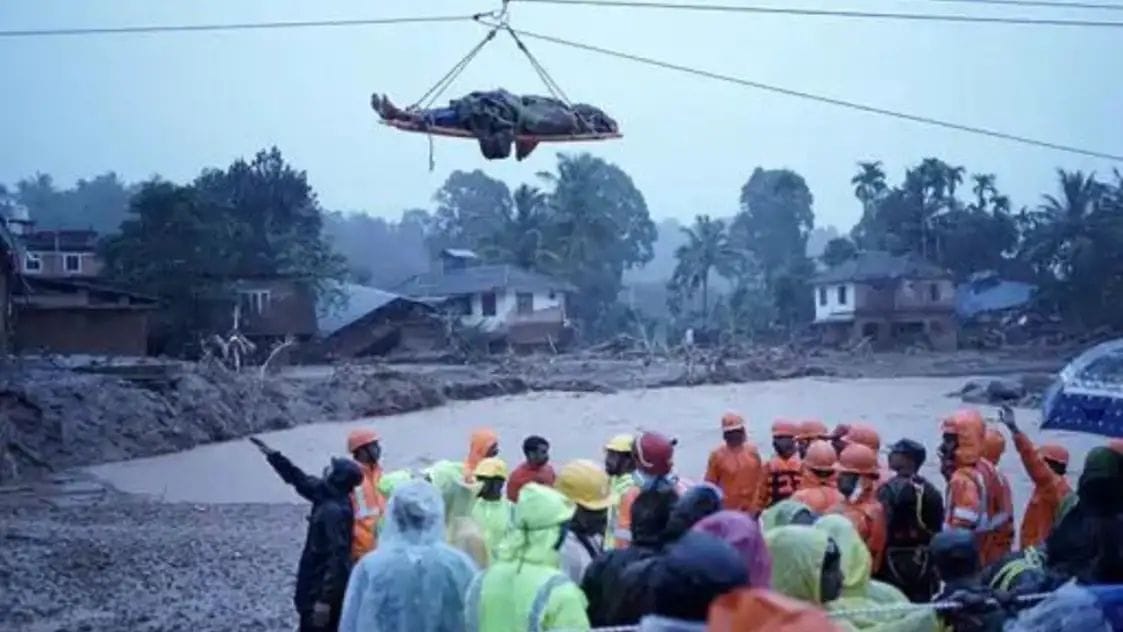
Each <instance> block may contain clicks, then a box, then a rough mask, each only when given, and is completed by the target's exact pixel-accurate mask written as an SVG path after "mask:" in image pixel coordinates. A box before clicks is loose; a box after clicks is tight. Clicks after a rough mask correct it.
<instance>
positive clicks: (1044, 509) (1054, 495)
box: [1014, 432, 1072, 550]
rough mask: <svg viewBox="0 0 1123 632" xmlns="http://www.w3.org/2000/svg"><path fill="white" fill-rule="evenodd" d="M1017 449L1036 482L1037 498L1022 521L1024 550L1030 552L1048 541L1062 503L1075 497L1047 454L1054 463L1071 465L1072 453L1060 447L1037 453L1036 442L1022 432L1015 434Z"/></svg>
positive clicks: (1043, 447) (1032, 499)
mask: <svg viewBox="0 0 1123 632" xmlns="http://www.w3.org/2000/svg"><path fill="white" fill-rule="evenodd" d="M1014 447H1015V448H1017V450H1018V456H1019V457H1021V459H1022V465H1024V466H1025V468H1026V472H1027V473H1028V474H1029V478H1030V480H1032V481H1033V495H1032V496H1030V499H1029V503H1027V504H1026V511H1025V516H1024V517H1023V518H1022V528H1021V533H1020V538H1021V539H1020V543H1021V544H1020V545H1021V548H1022V549H1023V550H1024V549H1027V548H1029V547H1031V546H1038V545H1039V544H1041V543H1042V542H1044V541H1045V537H1046V536H1048V535H1049V532H1050V531H1051V530H1052V529H1053V521H1054V520H1055V518H1056V516H1057V511H1058V510H1059V509H1060V506H1061V503H1062V502H1063V501H1064V499H1065V497H1066V496H1068V495H1069V494H1071V493H1072V487H1070V486H1069V484H1068V481H1067V480H1065V477H1063V476H1061V475H1060V474H1057V473H1056V472H1054V471H1053V470H1052V468H1050V467H1049V464H1048V463H1046V462H1045V457H1044V456H1043V453H1046V454H1048V456H1050V457H1051V458H1052V460H1055V461H1060V462H1062V463H1065V464H1067V463H1068V451H1067V450H1065V449H1064V448H1063V447H1061V446H1058V445H1046V446H1042V447H1041V450H1037V449H1035V448H1034V446H1033V441H1031V440H1030V438H1029V437H1027V436H1026V435H1025V433H1022V432H1016V433H1014Z"/></svg>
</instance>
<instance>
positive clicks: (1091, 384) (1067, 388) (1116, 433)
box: [1041, 339, 1123, 437]
mask: <svg viewBox="0 0 1123 632" xmlns="http://www.w3.org/2000/svg"><path fill="white" fill-rule="evenodd" d="M1042 412H1043V417H1044V419H1045V422H1044V423H1042V424H1041V427H1042V428H1047V429H1051V430H1076V431H1079V432H1091V433H1094V434H1100V435H1106V436H1109V437H1123V339H1116V340H1112V341H1110V342H1105V343H1103V344H1099V345H1096V346H1095V347H1092V348H1091V349H1089V350H1087V351H1085V352H1084V353H1082V354H1080V355H1079V356H1077V357H1076V359H1075V360H1073V361H1072V362H1070V363H1069V364H1068V366H1066V367H1065V368H1064V369H1062V370H1061V373H1060V377H1058V378H1057V381H1056V382H1055V383H1054V384H1053V385H1052V386H1051V387H1050V388H1049V390H1048V391H1046V393H1045V397H1044V399H1043V401H1042Z"/></svg>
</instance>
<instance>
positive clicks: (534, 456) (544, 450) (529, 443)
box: [507, 435, 557, 502]
mask: <svg viewBox="0 0 1123 632" xmlns="http://www.w3.org/2000/svg"><path fill="white" fill-rule="evenodd" d="M523 455H524V456H525V457H526V461H524V462H523V463H521V464H520V465H519V466H518V467H516V468H515V471H514V472H511V477H510V478H509V479H507V500H509V501H511V502H517V501H518V499H519V490H521V489H522V488H523V485H526V484H527V483H531V482H534V483H538V484H539V485H546V486H547V487H548V486H551V485H553V484H554V479H556V478H557V475H556V474H555V473H554V468H552V467H550V442H549V441H546V440H545V439H543V438H542V437H539V436H537V435H531V436H529V437H527V438H526V440H525V441H523Z"/></svg>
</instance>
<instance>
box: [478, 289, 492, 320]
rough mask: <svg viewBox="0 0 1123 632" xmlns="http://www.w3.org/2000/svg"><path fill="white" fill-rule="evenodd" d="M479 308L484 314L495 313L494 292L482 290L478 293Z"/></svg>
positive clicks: (490, 314)
mask: <svg viewBox="0 0 1123 632" xmlns="http://www.w3.org/2000/svg"><path fill="white" fill-rule="evenodd" d="M480 308H481V309H482V310H483V315H484V316H494V315H495V292H484V293H483V294H482V295H480Z"/></svg>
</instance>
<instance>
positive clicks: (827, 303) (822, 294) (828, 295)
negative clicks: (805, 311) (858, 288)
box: [814, 283, 855, 321]
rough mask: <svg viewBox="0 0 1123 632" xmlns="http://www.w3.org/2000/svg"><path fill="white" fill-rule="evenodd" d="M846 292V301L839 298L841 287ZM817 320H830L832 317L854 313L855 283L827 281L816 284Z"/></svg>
mask: <svg viewBox="0 0 1123 632" xmlns="http://www.w3.org/2000/svg"><path fill="white" fill-rule="evenodd" d="M840 288H842V292H843V293H844V294H845V298H846V302H845V303H843V302H842V301H840V300H839V298H841V297H840V296H839V289H840ZM814 291H815V320H819V321H821V320H828V319H830V318H831V317H835V318H837V317H839V316H850V315H853V314H854V302H855V296H854V284H853V283H827V284H822V285H816V286H815V290H814Z"/></svg>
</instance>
